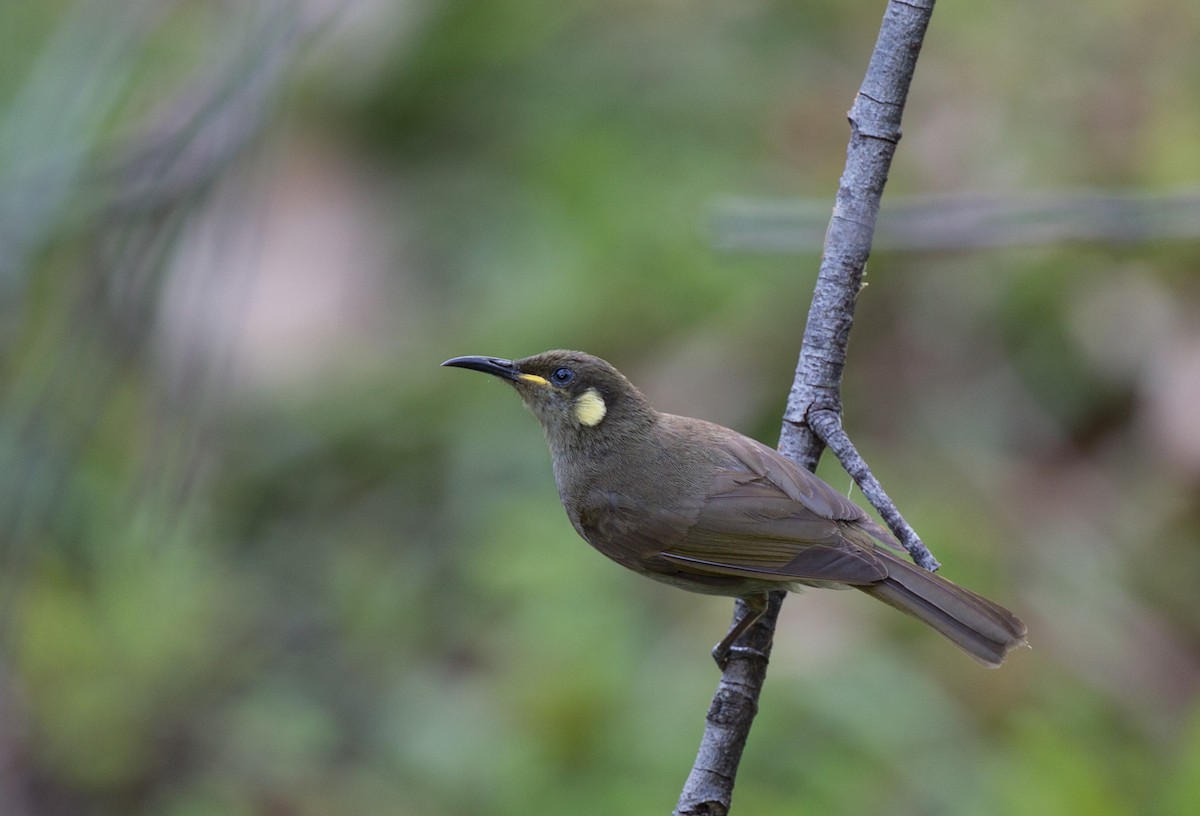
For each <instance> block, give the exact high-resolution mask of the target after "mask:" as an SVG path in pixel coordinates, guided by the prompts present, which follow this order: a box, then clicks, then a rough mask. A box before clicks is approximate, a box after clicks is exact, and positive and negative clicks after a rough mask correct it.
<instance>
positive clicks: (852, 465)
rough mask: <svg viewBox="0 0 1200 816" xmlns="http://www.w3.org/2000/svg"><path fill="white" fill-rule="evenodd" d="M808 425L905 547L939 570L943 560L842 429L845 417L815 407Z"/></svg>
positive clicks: (915, 557)
mask: <svg viewBox="0 0 1200 816" xmlns="http://www.w3.org/2000/svg"><path fill="white" fill-rule="evenodd" d="M808 426H809V427H810V428H812V429H813V430H814V431H815V432H816V434H817V436H818V437H820V439H821V441H822V442H824V443H825V444H826V445H828V446H829V450H831V451H832V452H833V455H834V456H836V457H837V460H838V461H839V462H840V463H841V465H842V467H843V468H845V470H846V472H847V473H849V474H850V478H852V479H854V483H855V484H856V485H858V489H859V490H861V491H862V493H863V495H864V496H866V497H867V501H869V502H870V503H871V506H872V507H874V508H875V509H876V510H877V511H878V512H879V516H880V518H882V519H883V520H884V522H885V523H886V524H887V526H888V527H889V528H890V529H891V531H892V532H893V533H895V534H896V538H897V539H899V541H900V543H901V544H903V545H904V549H906V550H908V554H909V555H911V556H912V559H913V561H916V562H917V563H918V564H920V565H921V566H922V567H924V568H925V569H927V570H929V571H930V572H936V571H937V569H938V567H940V566H941V564H939V563H938V560H937V559H936V558H934V557H933V553H931V552H930V551H929V548H928V547H926V546H925V542H923V541H921V538H920V536H918V535H917V533H916V531H915V530H913V528H912V527H910V526H909V525H908V522H907V521H905V520H904V517H903V516H901V515H900V511H899V510H897V509H896V505H895V504H894V503H893V502H892V500H891V497H889V496H888V494H887V493H886V492H885V491H884V489H883V485H881V484H880V483H879V480H878V479H876V478H875V474H874V473H872V472H871V468H870V467H868V466H867V463H866V461H865V460H864V459H863V458H862V455H861V454H859V452H858V448H856V447H854V443H853V442H851V441H850V437H849V436H847V434H846V431H845V430H843V429H842V418H841V417H840V416H838V415H837V414H835V413H834V412H833V411H812V412H810V413H809V415H808Z"/></svg>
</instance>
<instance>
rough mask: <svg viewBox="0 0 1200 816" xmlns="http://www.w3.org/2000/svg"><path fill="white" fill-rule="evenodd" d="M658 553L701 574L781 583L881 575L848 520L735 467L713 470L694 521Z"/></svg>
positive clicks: (866, 542) (856, 580)
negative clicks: (819, 510)
mask: <svg viewBox="0 0 1200 816" xmlns="http://www.w3.org/2000/svg"><path fill="white" fill-rule="evenodd" d="M859 512H860V513H861V511H859ZM855 520H856V521H857V519H855ZM661 557H662V558H664V559H665V560H667V561H668V562H670V563H673V564H676V565H678V566H686V567H690V568H691V569H694V570H699V571H702V572H713V573H716V574H720V575H737V576H743V577H747V578H759V579H762V580H768V581H769V580H776V581H781V582H787V581H815V582H826V581H828V582H831V583H839V584H873V583H876V582H878V581H882V580H883V579H884V578H886V577H887V574H888V571H887V567H886V565H885V564H884V563H883V562H882V561H881V560H880V558H879V557H878V556H877V555H876V554H875V548H874V546H873V545H872V544H871V542H870V539H869V538H868V536H867V535H866V534H865V533H864V532H862V531H861V530H860V529H858V528H857V527H856V525H853V524H851V523H847V522H846V521H843V520H841V519H831V518H827V517H822V516H821V515H819V514H817V513H816V512H814V511H813V510H812V508H811V507H809V506H808V505H807V504H806V503H802V502H799V501H797V500H796V499H795V498H794V497H793V496H792V495H789V494H788V493H787V492H784V491H783V490H781V489H780V486H779V485H777V484H776V483H775V482H774V481H772V480H770V479H768V478H766V477H764V476H760V475H755V474H751V473H747V472H743V471H739V470H723V471H719V472H718V473H717V476H716V479H715V480H714V483H713V485H712V488H711V489H710V490H709V492H708V495H707V497H706V499H705V500H704V502H703V504H702V505H701V506H700V508H699V511H698V512H697V514H696V517H695V522H694V523H693V524H692V525H691V526H690V528H689V529H688V530H687V532H686V534H685V535H684V536H683V537H682V538H681V539H680V540H678V541H677V542H676V543H674V544H672V545H671V546H669V547H666V548H664V549H663V550H662V552H661Z"/></svg>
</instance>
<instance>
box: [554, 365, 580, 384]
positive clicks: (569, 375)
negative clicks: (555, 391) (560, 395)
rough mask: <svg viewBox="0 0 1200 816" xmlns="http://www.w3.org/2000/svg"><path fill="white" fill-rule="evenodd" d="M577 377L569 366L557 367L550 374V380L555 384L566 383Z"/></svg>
mask: <svg viewBox="0 0 1200 816" xmlns="http://www.w3.org/2000/svg"><path fill="white" fill-rule="evenodd" d="M573 379H575V372H574V371H572V370H571V369H569V368H556V369H554V371H553V372H552V373H551V374H550V382H552V383H554V384H555V385H566V384H567V383H569V382H570V381H571V380H573Z"/></svg>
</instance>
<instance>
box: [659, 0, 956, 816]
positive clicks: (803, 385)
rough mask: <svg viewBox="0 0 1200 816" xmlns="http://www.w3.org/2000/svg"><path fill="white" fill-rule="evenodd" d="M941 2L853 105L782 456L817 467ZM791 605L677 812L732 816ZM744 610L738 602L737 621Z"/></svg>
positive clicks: (738, 675) (923, 15)
mask: <svg viewBox="0 0 1200 816" xmlns="http://www.w3.org/2000/svg"><path fill="white" fill-rule="evenodd" d="M933 4H934V0H906V2H897V0H891V2H889V3H888V5H887V10H886V11H885V12H884V17H883V24H882V25H881V27H880V31H879V39H878V40H877V41H876V43H875V50H874V51H873V52H872V54H871V61H870V64H869V65H868V67H867V74H866V77H865V78H864V80H863V84H862V87H861V88H860V89H859V92H858V95H857V96H856V97H855V99H854V104H853V106H852V107H851V108H850V114H849V119H850V144H849V147H848V148H847V152H846V165H845V170H844V171H843V173H842V178H841V183H840V184H839V186H838V193H837V199H836V200H835V203H834V206H833V217H832V218H831V219H830V222H829V230H828V232H827V233H826V238H825V251H824V254H823V256H822V258H821V268H820V272H819V273H818V275H817V284H816V289H815V291H814V292H813V299H812V306H811V307H810V309H809V313H808V324H807V325H806V327H805V330H804V340H803V343H802V344H801V347H800V360H799V363H798V364H797V366H796V376H795V380H794V381H793V383H792V389H791V392H790V394H789V396H788V403H787V408H786V410H785V412H784V416H783V420H784V421H783V431H782V434H781V436H780V440H779V450H780V452H781V453H783V454H784V455H785V456H787V457H788V458H790V459H792V460H793V461H795V462H797V463H798V464H800V465H801V466H802V467H805V468H807V469H809V470H815V469H816V466H817V462H818V460H819V459H820V457H821V452H822V451H823V450H824V448H825V445H826V443H827V440H826V439H825V438H824V437H822V436H821V435H820V434H819V433H818V432H817V431H816V430H815V429H814V428H813V427H811V426H810V424H809V417H810V415H811V414H812V413H814V412H816V411H822V412H824V411H828V412H831V413H832V414H834V415H835V416H840V414H841V409H842V401H841V385H842V371H843V369H844V368H845V363H846V346H847V343H848V342H849V339H850V327H851V325H852V324H853V323H854V303H855V300H856V298H857V297H858V292H859V290H860V289H861V288H862V279H863V272H864V270H865V268H866V264H867V258H868V257H869V255H870V254H871V238H872V235H873V233H874V230H875V219H876V217H877V216H878V214H879V200H880V198H881V197H882V195H883V187H884V184H886V183H887V176H888V169H889V168H890V167H891V163H892V156H893V155H894V154H895V152H896V145H897V143H898V142H899V141H900V117H901V114H902V113H903V111H904V103H905V101H906V100H907V97H908V88H909V86H910V84H911V83H912V77H913V71H914V70H915V68H916V63H917V55H918V54H919V53H920V50H921V42H922V41H923V39H924V37H925V30H926V28H927V27H928V25H929V18H930V16H931V15H932V13H933ZM906 544H907V542H906ZM782 599H783V593H782V592H776V593H772V597H771V603H770V606H769V608H768V610H767V613H766V614H765V615H763V617H762V618H761V619H760V620H759V621H758V623H756V624H755V625H754V626H753V627H752V628H751V629H750V630H749V632H747V633H746V636H745V637H744V638H743V641H742V643H743V645H747V646H750V647H751V648H750V649H747V650H742V651H740V652H739V653H737V654H736V655H735V656H734V657H733V658H732V659H731V660H730V661H729V663H728V664H727V665H726V667H725V669H724V671H723V672H722V675H721V680H720V683H719V684H718V686H717V691H716V693H715V694H714V696H713V701H712V704H711V706H710V707H709V711H708V717H707V720H706V724H705V729H704V737H703V738H702V740H701V743H700V750H699V752H698V754H697V756H696V762H695V764H694V765H693V767H692V771H691V773H690V774H689V775H688V779H687V782H686V783H684V787H683V792H682V793H681V794H680V797H679V803H678V804H677V805H676V809H675V813H676V814H677V816H690V815H694V814H705V815H706V816H723V814H726V813H728V812H729V807H730V802H731V801H732V799H733V785H734V781H735V779H736V776H737V768H738V763H739V761H740V759H741V755H742V750H743V749H744V748H745V744H746V739H747V738H748V736H749V734H750V726H751V724H752V723H753V720H754V715H755V714H756V713H757V712H758V697H759V694H760V693H761V691H762V685H763V682H764V680H765V678H766V671H767V660H768V658H769V655H770V646H771V637H772V635H773V633H774V630H775V621H776V618H777V617H778V614H779V609H780V604H781V602H782ZM745 612H746V609H745V605H744V604H743V603H742V602H741V601H738V603H737V609H736V612H735V615H741V614H745Z"/></svg>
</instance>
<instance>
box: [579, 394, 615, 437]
mask: <svg viewBox="0 0 1200 816" xmlns="http://www.w3.org/2000/svg"><path fill="white" fill-rule="evenodd" d="M607 413H608V406H607V405H605V404H604V397H602V396H600V392H599V391H597V390H596V389H595V388H589V389H588V390H587V391H584V392H583V393H582V394H580V395H579V396H578V397H577V398H576V399H575V418H576V419H578V420H579V424H581V425H586V426H588V427H589V428H591V427H594V426H596V425H599V424H600V420H602V419H604V415H605V414H607Z"/></svg>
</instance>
